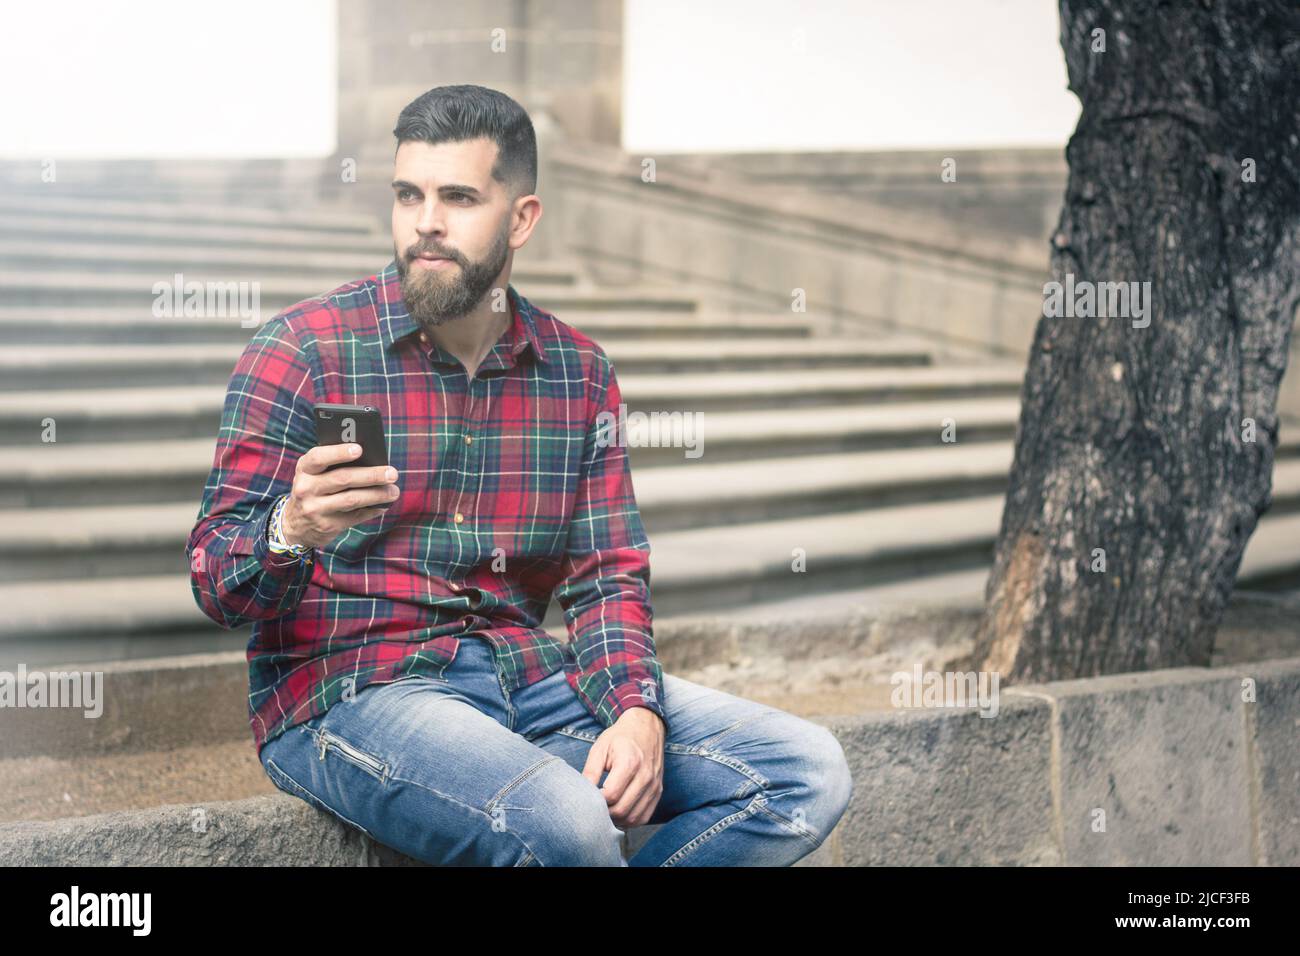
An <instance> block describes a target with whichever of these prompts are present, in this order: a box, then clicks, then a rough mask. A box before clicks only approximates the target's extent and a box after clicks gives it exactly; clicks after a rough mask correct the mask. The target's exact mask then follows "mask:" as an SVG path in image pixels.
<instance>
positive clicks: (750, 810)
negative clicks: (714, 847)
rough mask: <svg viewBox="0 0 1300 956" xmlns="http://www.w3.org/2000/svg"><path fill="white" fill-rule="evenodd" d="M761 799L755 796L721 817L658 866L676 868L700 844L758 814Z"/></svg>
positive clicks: (760, 794) (761, 796) (759, 795)
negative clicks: (740, 807)
mask: <svg viewBox="0 0 1300 956" xmlns="http://www.w3.org/2000/svg"><path fill="white" fill-rule="evenodd" d="M762 799H763V795H762V793H757V794H755V795H754V799H752V800H750V801H749V803H747V804H745V806H744V807H743V808H742V809H740V810H737V811H736V812H735V813H733V814H731V816H728V817H723V818H722V819H721V820H718V821H717V822H716V823H713V824H712V825H710V826H709V828H708V829H707V830H705V831H704V832H703V833H698V834H696V835H695V836H693V837H692V838H691V839H690V840H688V841H687V842H686V843H684V844H682V845H681V846H680V847H678V848H677V849H676V850H675V851H673V854H672V855H671V856H669V857H668V858H667V859H666V860H664V861H663V862H662V863H660V864H659V865H660V866H676V865H677V863H678V862H679V861H680V860H681V859H683V858H684V857H686V856H687V855H688V854H690V853H692V852H693V851H694V850H696V849H697V848H698V847H700V846H701V845H702V844H704V843H706V842H707V841H708V840H710V839H712V838H713V837H715V836H717V835H718V834H719V833H721V832H722V831H723V830H725V829H727V827H729V826H731V825H732V824H733V823H736V822H737V821H740V820H744V819H747V818H748V817H752V816H753V815H754V814H755V813H757V812H758V808H757V806H756V805H757V804H758V803H759V802H760V801H761V800H762Z"/></svg>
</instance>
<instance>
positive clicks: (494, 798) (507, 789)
mask: <svg viewBox="0 0 1300 956" xmlns="http://www.w3.org/2000/svg"><path fill="white" fill-rule="evenodd" d="M559 759H560V757H559V755H558V754H547V755H546V756H545V757H543V758H542V759H541V760H539V761H537V763H535V764H533V765H532V766H531V767H529V768H528V769H526V770H524V771H523V772H522V773H520V774H519V775H518V776H517V777H515V779H513V780H511V781H510V782H509V783H508V784H506V785H505V786H504V787H502V788H501V789H500V790H498V791H497V792H496V793H494V794H493V795H492V799H491V800H489V801H488V802H487V804H486V805H484V807H483V809H484V811H485V812H488V813H490V812H491V810H492V808H493V807H495V806H496V804H497V803H498V801H500V800H501V799H502V798H504V797H505V795H506V794H507V793H509V792H510V791H511V790H513V789H514V788H515V787H517V786H519V784H521V783H523V782H524V781H525V780H527V779H528V778H529V777H531V776H532V775H533V774H535V773H537V771H539V770H541V769H542V768H543V767H545V766H546V765H547V764H549V763H550V762H551V761H552V760H559Z"/></svg>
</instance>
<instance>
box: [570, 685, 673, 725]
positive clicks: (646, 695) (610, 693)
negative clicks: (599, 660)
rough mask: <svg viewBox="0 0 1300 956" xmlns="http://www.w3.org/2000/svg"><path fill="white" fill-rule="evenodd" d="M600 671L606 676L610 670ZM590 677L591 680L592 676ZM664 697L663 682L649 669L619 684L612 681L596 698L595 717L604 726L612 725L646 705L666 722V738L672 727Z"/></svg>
mask: <svg viewBox="0 0 1300 956" xmlns="http://www.w3.org/2000/svg"><path fill="white" fill-rule="evenodd" d="M599 673H600V674H601V676H604V677H606V678H607V677H608V674H609V672H608V671H602V672H599ZM593 676H594V675H593ZM588 679H589V680H590V677H589V678H588ZM663 697H664V692H663V682H662V681H660V680H659V679H658V678H656V677H655V676H654V675H652V674H650V673H649V672H648V671H647V672H646V673H644V674H641V675H637V676H635V677H628V678H625V679H622V680H620V681H619V682H618V683H617V684H615V683H611V684H610V685H609V687H608V688H607V689H606V691H605V693H604V694H602V695H601V696H600V697H599V698H596V700H597V705H596V709H595V717H596V719H597V720H599V721H600V722H601V724H603V725H604V726H606V727H612V726H613V724H614V722H615V721H616V720H618V718H619V717H621V716H623V714H625V713H627V712H628V711H629V710H631V709H632V708H633V707H645V708H646V709H647V710H651V711H653V712H654V713H656V714H658V715H659V719H660V720H662V721H663V722H664V735H665V738H666V737H667V734H668V732H669V730H670V729H671V728H669V726H668V716H667V714H665V713H664V706H663Z"/></svg>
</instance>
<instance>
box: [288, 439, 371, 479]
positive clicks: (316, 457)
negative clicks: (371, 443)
mask: <svg viewBox="0 0 1300 956" xmlns="http://www.w3.org/2000/svg"><path fill="white" fill-rule="evenodd" d="M360 455H361V446H360V445H358V444H357V443H356V442H344V443H343V444H341V445H317V446H316V447H315V448H309V449H308V450H307V451H306V452H304V453H303V455H302V457H301V458H299V459H298V469H299V470H300V471H303V472H305V473H306V474H309V475H319V474H322V473H323V472H324V471H325V469H326V468H328V467H329V466H330V465H337V464H339V463H340V462H344V461H352V460H353V459H354V458H357V457H359V456H360Z"/></svg>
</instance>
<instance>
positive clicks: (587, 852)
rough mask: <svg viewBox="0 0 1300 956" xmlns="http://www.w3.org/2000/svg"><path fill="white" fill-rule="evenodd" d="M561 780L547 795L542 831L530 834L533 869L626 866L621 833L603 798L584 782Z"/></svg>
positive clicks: (581, 779) (565, 777) (566, 775)
mask: <svg viewBox="0 0 1300 956" xmlns="http://www.w3.org/2000/svg"><path fill="white" fill-rule="evenodd" d="M566 769H567V768H566ZM563 776H564V779H563V781H562V782H561V783H560V784H559V785H558V786H556V787H555V788H554V789H553V790H552V793H551V794H550V797H551V799H552V800H553V805H552V806H551V807H550V808H549V811H550V812H548V813H547V814H545V817H544V820H545V821H546V822H545V829H544V830H541V831H538V830H537V829H536V828H535V829H534V832H532V833H530V834H529V840H528V842H529V844H530V845H529V853H530V855H531V856H532V857H533V863H532V865H539V866H626V865H627V864H626V862H625V861H624V859H623V852H622V851H623V831H622V830H620V829H618V827H616V826H614V821H613V819H612V818H611V817H610V815H609V806H608V804H606V802H605V797H604V795H603V794H602V793H601V792H600V790H599V789H597V788H596V787H594V786H592V785H591V782H590V781H588V780H586V779H585V778H582V777H578V778H577V779H576V780H575V779H574V778H573V777H572V776H570V775H568V774H565V775H563ZM538 822H539V823H542V822H543V821H542V820H539V821H538Z"/></svg>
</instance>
